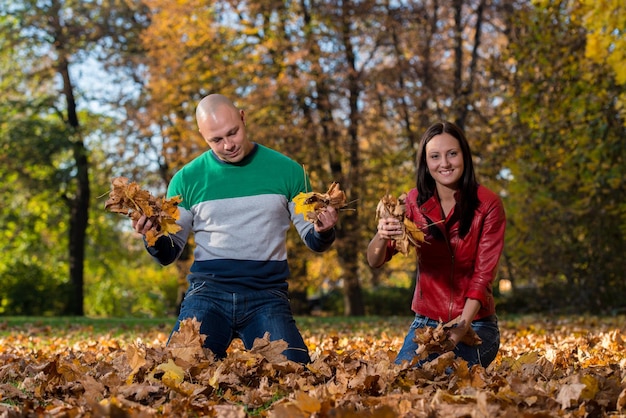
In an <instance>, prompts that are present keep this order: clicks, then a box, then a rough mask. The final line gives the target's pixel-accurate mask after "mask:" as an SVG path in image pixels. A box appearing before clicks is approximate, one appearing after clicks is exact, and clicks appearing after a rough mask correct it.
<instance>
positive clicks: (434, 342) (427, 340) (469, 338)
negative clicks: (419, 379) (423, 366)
mask: <svg viewBox="0 0 626 418" xmlns="http://www.w3.org/2000/svg"><path fill="white" fill-rule="evenodd" d="M459 325H462V324H461V317H460V316H459V317H456V318H455V319H453V320H452V321H450V322H447V323H445V324H444V323H443V322H441V323H439V325H437V327H435V328H432V327H424V328H419V329H417V330H415V339H414V341H415V342H416V343H417V344H418V345H419V346H418V348H417V350H415V354H416V355H417V357H418V358H419V359H420V360H423V359H425V358H426V357H428V355H429V354H431V353H445V352H446V351H450V350H451V347H452V345H453V343H452V341H451V340H450V337H449V333H448V331H449V330H450V329H452V328H454V327H456V326H459ZM461 342H462V343H464V344H467V345H471V346H476V345H479V344H481V343H482V340H481V339H480V337H479V336H478V334H476V332H474V330H473V329H472V327H469V328H468V330H467V332H466V333H465V335H464V336H463V338H462V339H461Z"/></svg>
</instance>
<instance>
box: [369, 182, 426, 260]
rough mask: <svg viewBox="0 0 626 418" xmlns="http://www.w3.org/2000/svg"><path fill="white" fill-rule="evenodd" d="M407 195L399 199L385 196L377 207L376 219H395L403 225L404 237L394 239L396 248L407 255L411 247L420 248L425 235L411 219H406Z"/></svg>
mask: <svg viewBox="0 0 626 418" xmlns="http://www.w3.org/2000/svg"><path fill="white" fill-rule="evenodd" d="M405 201H406V193H402V194H401V195H400V196H399V197H398V198H397V199H396V198H394V197H393V196H391V195H385V196H383V198H382V199H380V201H379V202H378V206H377V207H376V219H380V218H389V217H394V218H396V219H398V220H399V221H400V223H401V224H402V235H400V236H398V237H396V238H394V240H395V241H396V248H397V249H398V251H400V252H401V253H402V254H404V255H407V254H408V253H409V251H410V249H411V247H412V246H413V247H415V248H419V247H420V244H421V243H422V242H424V233H423V232H422V230H421V229H419V228H418V227H417V225H415V223H413V221H411V220H410V219H409V218H407V217H405V216H404V214H405V212H406V204H405Z"/></svg>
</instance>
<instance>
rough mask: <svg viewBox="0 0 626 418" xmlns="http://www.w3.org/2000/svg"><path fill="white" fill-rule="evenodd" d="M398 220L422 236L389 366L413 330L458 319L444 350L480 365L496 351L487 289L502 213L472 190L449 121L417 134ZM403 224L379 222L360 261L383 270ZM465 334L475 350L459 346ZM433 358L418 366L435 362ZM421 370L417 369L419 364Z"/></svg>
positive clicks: (405, 352) (488, 196)
mask: <svg viewBox="0 0 626 418" xmlns="http://www.w3.org/2000/svg"><path fill="white" fill-rule="evenodd" d="M405 216H406V217H407V218H408V219H410V220H411V221H413V222H414V223H415V224H416V225H417V226H418V227H420V228H421V229H422V230H423V232H424V233H425V237H424V239H425V242H423V243H422V244H421V245H420V248H418V249H417V252H418V269H417V270H418V273H417V280H416V286H415V293H414V295H413V302H412V304H411V309H412V310H413V311H414V312H415V314H416V316H415V320H414V321H413V323H412V324H411V327H410V328H409V332H408V334H407V336H406V338H405V340H404V344H403V346H402V348H401V350H400V352H399V353H398V356H397V358H396V363H398V364H400V363H402V362H403V361H409V362H411V361H413V359H414V357H415V350H416V349H417V348H418V344H417V343H416V342H414V341H413V340H414V338H415V331H416V330H417V329H418V328H423V327H426V326H429V327H436V326H437V325H438V324H439V323H441V322H448V321H450V320H452V319H457V318H458V319H459V322H458V325H457V326H456V327H454V328H451V329H450V330H449V334H448V337H449V347H447V348H448V349H450V350H454V353H455V354H456V356H458V357H461V358H463V359H465V360H466V361H467V362H468V364H469V366H470V367H471V366H472V365H475V364H480V365H482V366H484V367H487V366H488V365H489V364H490V363H491V362H492V361H493V360H494V359H495V357H496V354H497V353H498V349H499V347H500V332H499V330H498V322H497V317H496V314H495V303H494V300H493V294H492V285H493V281H494V278H495V276H496V271H497V267H498V260H499V258H500V255H501V253H502V248H503V246H504V230H505V223H506V221H505V214H504V208H503V205H502V201H501V200H500V198H499V197H498V196H497V195H496V194H495V193H493V192H492V191H490V190H489V189H487V188H486V187H484V186H482V185H479V184H478V183H477V181H476V176H475V174H474V166H473V163H472V155H471V152H470V148H469V144H468V142H467V139H466V138H465V134H464V133H463V131H462V130H461V129H460V128H459V127H457V126H456V125H454V124H453V123H450V122H441V123H435V124H434V125H432V126H430V127H429V128H428V130H427V131H426V132H425V133H424V135H423V136H422V139H421V142H420V147H419V151H418V157H417V188H415V189H412V190H411V191H410V192H409V193H408V194H407V197H406V212H405ZM401 235H402V225H401V223H400V221H399V220H398V219H396V218H394V217H388V218H381V219H379V222H378V231H377V233H376V235H375V236H374V238H373V239H372V240H371V242H370V244H369V246H368V248H367V261H368V263H369V265H370V266H371V267H373V268H378V267H380V266H382V265H383V264H384V263H385V262H387V261H389V260H390V259H391V257H393V255H395V254H396V253H397V252H398V251H397V250H396V247H395V241H394V240H393V238H394V237H396V238H397V237H398V236H401ZM470 327H471V328H472V329H473V330H474V331H475V332H476V334H477V335H478V336H479V337H480V339H481V340H482V342H481V343H480V344H479V345H475V346H472V345H467V344H465V343H463V342H461V340H462V339H463V337H464V336H465V335H466V334H467V333H468V331H469V328H470ZM437 355H438V354H437V353H432V354H431V355H430V356H429V357H428V358H427V359H425V360H423V361H430V360H432V359H434V358H435V357H437ZM420 364H421V363H420Z"/></svg>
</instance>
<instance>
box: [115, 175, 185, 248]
mask: <svg viewBox="0 0 626 418" xmlns="http://www.w3.org/2000/svg"><path fill="white" fill-rule="evenodd" d="M181 201H182V199H181V198H180V197H179V196H175V197H172V198H170V199H166V198H164V197H158V198H157V197H155V196H153V195H152V194H150V192H148V191H146V190H142V189H141V188H140V187H139V185H138V184H137V183H135V182H129V181H128V179H127V178H126V177H116V178H114V179H113V180H112V181H111V191H110V192H109V198H108V199H107V201H106V202H104V209H106V210H108V211H109V212H113V213H120V214H122V215H125V216H128V217H129V218H131V219H133V220H137V219H139V218H141V216H142V215H146V216H147V217H148V218H150V220H152V224H153V226H152V228H151V229H150V230H149V231H148V232H147V233H146V242H147V243H148V245H150V246H152V245H154V244H155V243H156V241H157V239H158V238H159V237H160V236H164V235H169V234H174V233H176V232H178V231H179V230H180V229H181V228H180V226H179V225H178V224H177V223H176V220H177V219H178V218H179V217H180V213H179V211H178V204H179V203H180V202H181Z"/></svg>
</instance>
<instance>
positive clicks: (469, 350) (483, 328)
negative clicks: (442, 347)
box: [395, 315, 500, 367]
mask: <svg viewBox="0 0 626 418" xmlns="http://www.w3.org/2000/svg"><path fill="white" fill-rule="evenodd" d="M437 325H439V322H438V321H435V320H434V319H430V318H427V317H425V316H422V315H416V316H415V319H414V320H413V323H411V326H410V328H409V332H408V333H407V335H406V337H405V339H404V344H402V348H401V349H400V352H399V353H398V356H397V357H396V361H395V362H396V363H397V364H401V363H402V362H403V361H409V362H410V361H411V360H413V357H415V350H417V348H418V344H417V343H416V342H415V341H413V340H414V339H415V331H416V330H417V329H418V328H424V327H433V328H435V327H437ZM472 328H473V329H474V331H475V332H476V334H478V336H479V337H480V339H481V340H482V343H481V344H480V345H477V346H470V345H467V344H464V343H461V342H460V343H459V344H458V345H457V346H456V348H455V349H454V354H455V355H456V356H457V357H460V358H462V359H464V360H466V361H467V363H468V367H472V366H473V365H475V364H480V365H482V366H483V367H487V366H488V365H489V364H491V362H492V361H493V360H494V359H495V358H496V355H497V354H498V349H499V348H500V330H499V328H498V320H497V318H495V315H494V317H493V318H492V319H491V320H484V321H480V320H479V321H473V322H472ZM439 355H440V354H439V353H431V354H430V355H429V356H428V357H427V358H425V359H424V360H421V361H419V362H418V363H417V366H421V365H422V364H424V363H425V362H427V361H431V360H434V359H435V358H437V357H438V356H439Z"/></svg>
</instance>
